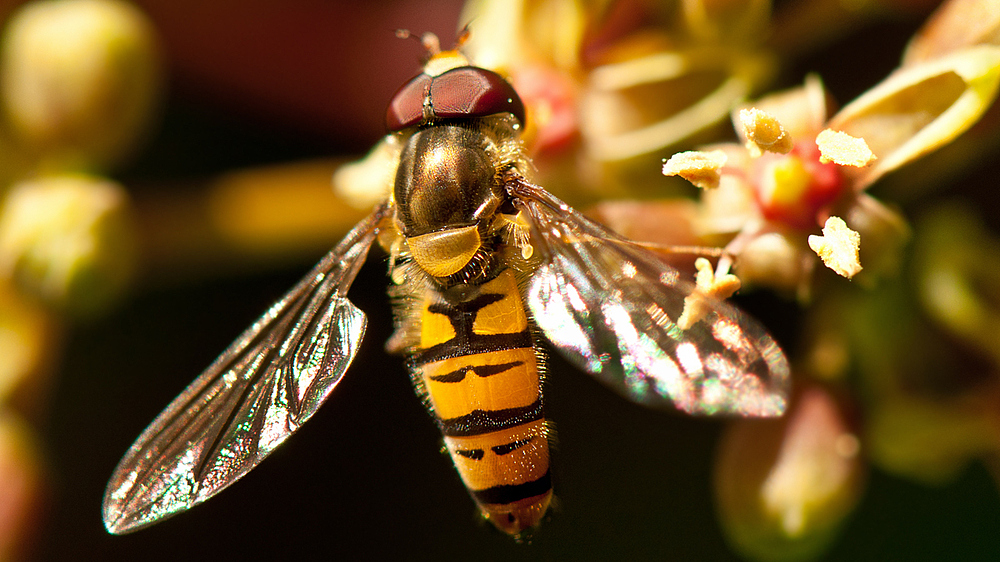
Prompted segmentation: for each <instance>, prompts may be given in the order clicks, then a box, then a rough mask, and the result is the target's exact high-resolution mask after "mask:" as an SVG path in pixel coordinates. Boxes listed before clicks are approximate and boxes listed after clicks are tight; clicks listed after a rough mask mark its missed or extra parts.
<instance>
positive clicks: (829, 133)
mask: <svg viewBox="0 0 1000 562" xmlns="http://www.w3.org/2000/svg"><path fill="white" fill-rule="evenodd" d="M816 146H818V147H819V152H820V157H819V161H820V162H821V163H823V164H826V163H827V162H833V163H835V164H840V165H841V166H854V167H856V168H864V167H866V166H870V165H871V163H872V162H874V161H875V160H876V157H875V154H874V153H873V152H872V151H871V149H870V148H868V143H866V142H865V139H861V138H856V137H852V136H851V135H848V134H847V133H842V132H840V131H834V130H833V129H826V130H824V131H822V132H821V133H820V134H819V135H817V136H816Z"/></svg>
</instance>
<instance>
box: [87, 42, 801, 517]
mask: <svg viewBox="0 0 1000 562" xmlns="http://www.w3.org/2000/svg"><path fill="white" fill-rule="evenodd" d="M431 51H432V52H431V57H430V59H429V60H428V62H427V63H426V65H425V66H424V69H423V72H422V73H421V74H419V75H418V76H416V77H415V78H413V79H412V80H411V81H410V82H408V83H407V84H405V85H404V86H403V87H402V88H401V89H400V90H399V91H398V92H397V93H396V94H395V96H394V97H393V99H392V101H391V103H390V104H389V108H388V111H387V125H388V129H389V131H390V132H389V133H388V136H387V137H386V141H385V142H387V145H388V146H391V147H395V148H394V149H393V150H394V152H393V155H392V158H391V160H392V162H391V164H392V165H393V166H394V167H395V170H396V172H395V178H394V181H393V184H392V185H391V186H386V189H387V191H388V192H389V195H388V197H387V200H386V201H385V202H384V203H382V204H381V205H378V206H377V207H376V208H375V210H374V211H373V212H372V213H371V215H369V216H368V217H367V218H366V219H364V220H363V221H361V223H359V224H358V225H357V226H356V227H354V229H353V230H352V231H351V232H350V233H349V234H347V236H346V237H345V238H344V239H343V240H342V241H341V242H340V243H339V244H337V246H336V247H335V248H333V250H332V251H330V253H329V254H327V255H326V256H325V257H324V258H323V259H322V261H320V262H319V264H318V265H316V267H315V268H313V270H312V271H311V272H309V274H308V275H306V276H305V278H304V279H302V281H300V282H299V283H298V284H297V285H296V286H295V287H293V288H292V289H291V291H289V292H288V293H287V294H286V295H285V296H284V297H283V298H281V299H280V300H279V301H278V302H277V303H275V304H274V305H273V306H272V307H271V308H270V309H269V310H268V311H267V312H266V313H265V314H264V315H263V316H262V317H261V318H260V319H259V320H258V321H257V322H256V323H254V324H253V325H252V326H250V327H249V328H248V329H247V330H246V331H245V332H243V334H242V335H240V336H239V337H238V338H237V339H236V341H235V342H233V344H232V345H230V346H229V348H228V349H226V350H225V351H224V352H223V353H222V355H221V356H219V358H218V359H216V361H215V362H214V363H212V365H210V366H209V367H208V369H206V370H205V372H204V373H202V374H201V376H199V377H198V378H197V379H195V381H194V382H193V383H192V384H191V385H190V386H189V387H188V388H187V389H186V390H185V391H184V392H183V393H181V395H180V396H178V397H177V398H176V399H175V400H174V401H173V402H172V403H171V404H170V405H169V406H167V408H166V409H165V410H164V411H163V412H162V413H161V414H160V415H159V417H157V418H156V419H155V420H154V421H153V423H152V424H151V425H150V426H149V427H148V428H147V429H146V430H145V431H144V432H143V433H142V434H141V435H140V436H139V438H138V440H137V441H136V442H135V444H133V445H132V447H131V448H130V449H129V451H128V452H127V453H126V454H125V457H124V458H123V459H122V460H121V462H120V463H119V464H118V467H117V468H116V469H115V471H114V474H113V475H112V477H111V480H110V482H109V483H108V487H107V491H106V492H105V496H104V506H103V514H104V523H105V526H106V527H107V529H108V530H109V531H110V532H112V533H127V532H131V531H134V530H137V529H140V528H143V527H145V526H148V525H150V524H152V523H155V522H157V521H159V520H161V519H164V518H166V517H169V516H171V515H174V514H176V513H178V512H180V511H184V510H186V509H188V508H190V507H192V506H194V505H196V504H198V503H201V502H203V501H205V500H207V499H208V498H210V497H212V496H213V495H215V494H216V493H218V492H219V491H221V490H222V489H223V488H225V487H227V486H229V485H230V484H232V483H233V482H235V481H236V480H238V479H239V478H241V477H242V476H243V475H244V474H246V473H247V472H249V471H250V470H251V469H252V468H254V467H255V466H257V464H258V463H259V462H260V461H261V460H263V459H264V457H266V456H267V455H268V454H269V453H270V452H271V451H272V450H274V448H275V447H276V446H278V445H279V444H281V443H282V442H283V441H284V440H285V439H286V438H287V437H288V436H289V435H291V434H292V433H293V432H295V431H296V430H297V429H298V428H299V426H301V425H302V424H303V423H304V422H305V421H306V420H308V419H309V418H310V417H311V416H312V415H313V413H315V411H316V409H317V408H319V406H320V405H321V404H322V403H323V401H324V400H325V399H326V397H327V396H328V395H329V394H330V392H332V391H333V389H334V388H335V387H336V386H337V384H338V382H340V380H341V377H342V376H343V375H344V373H345V372H347V370H348V367H349V366H350V364H351V361H352V359H353V358H354V355H355V352H356V351H357V348H358V345H359V344H360V343H361V340H362V338H363V336H364V333H365V315H364V314H363V313H362V312H361V311H360V310H358V309H357V308H356V307H355V306H354V305H353V304H352V303H351V302H350V301H349V300H348V299H347V298H346V294H347V292H348V290H349V289H350V287H351V283H352V282H353V280H354V278H355V275H356V274H357V272H358V270H359V268H360V267H361V265H362V263H363V262H364V261H365V259H366V256H367V254H368V250H369V248H370V247H371V246H372V245H373V244H374V243H375V242H376V240H377V241H378V242H379V244H380V245H381V246H382V247H383V248H384V249H385V250H386V251H387V252H388V254H389V276H390V279H391V280H392V287H391V289H390V291H389V293H390V295H391V296H392V297H393V305H394V312H395V317H396V324H397V331H396V335H395V336H393V338H392V340H391V347H393V348H395V349H396V350H399V351H402V352H404V353H405V354H406V356H407V363H408V367H409V370H410V372H411V377H412V379H413V383H414V386H415V387H416V389H417V393H418V394H419V395H420V396H421V397H422V398H423V399H424V400H425V402H426V403H427V405H428V406H429V409H430V411H431V414H432V416H433V417H434V419H435V420H436V421H437V424H438V426H439V428H440V429H441V432H442V434H443V436H444V443H445V446H446V448H447V450H448V452H449V454H450V455H451V458H452V460H453V461H454V464H455V467H456V468H457V470H458V473H459V475H460V476H461V478H462V480H463V482H464V483H465V485H466V487H467V488H468V490H469V493H470V495H471V496H472V498H473V499H474V501H475V502H476V504H477V505H478V507H479V509H480V511H481V513H482V515H483V516H484V517H485V518H486V519H488V520H489V521H490V522H491V523H493V524H494V525H495V526H496V527H497V528H499V529H500V530H502V531H504V532H506V533H508V534H510V535H514V536H518V535H519V534H520V533H522V532H523V531H525V530H528V529H530V528H533V527H534V526H536V524H537V523H538V522H539V521H540V520H541V518H542V517H543V516H544V515H545V513H546V511H547V509H548V506H549V503H550V501H551V498H552V485H551V481H550V475H549V445H548V433H547V429H546V422H545V415H544V409H543V399H542V388H541V382H540V379H541V377H540V374H539V364H540V359H541V356H542V353H543V351H542V349H541V348H540V347H539V343H540V340H541V339H542V337H544V338H545V339H547V340H548V341H549V342H550V343H551V344H552V345H553V347H555V348H556V349H557V350H558V351H559V352H561V353H562V354H563V355H564V356H565V357H566V358H567V359H568V360H569V361H570V362H571V363H573V364H575V365H576V366H577V367H579V368H580V369H582V370H583V371H586V372H588V373H590V374H592V375H594V376H596V377H597V378H598V379H600V380H601V381H603V382H604V383H606V384H607V385H609V386H611V387H612V388H614V389H615V390H617V391H618V392H620V393H621V394H623V395H624V396H625V397H627V398H629V399H631V400H633V401H635V402H639V403H642V404H645V405H649V406H654V407H676V408H678V409H680V410H682V411H684V412H687V413H691V414H717V413H721V414H736V415H743V416H777V415H780V414H781V413H782V412H783V411H784V408H785V404H786V400H787V392H788V385H789V368H788V363H787V361H786V359H785V356H784V354H783V353H782V352H781V350H780V348H779V347H778V346H777V344H776V343H775V342H774V341H773V340H772V339H771V337H770V336H768V335H767V334H766V333H765V331H764V330H763V329H762V328H761V327H760V326H759V325H758V324H757V322H756V321H754V320H753V319H751V318H748V317H746V316H744V315H743V314H742V313H741V312H739V311H738V310H737V309H735V308H733V307H732V306H730V305H727V304H724V303H722V302H719V301H717V300H714V299H711V298H708V297H705V298H704V299H702V305H703V308H702V310H703V314H700V315H699V316H698V317H697V318H696V319H695V320H694V321H691V322H683V323H682V322H678V318H679V317H680V316H681V314H682V311H683V309H684V302H685V298H686V297H688V295H690V294H691V293H692V292H693V291H694V290H695V287H694V286H693V285H692V284H691V283H688V282H685V281H683V280H681V279H680V276H679V273H678V272H677V271H676V270H675V269H673V268H672V267H670V266H669V265H667V264H665V263H664V262H663V261H662V259H661V258H660V257H659V256H658V255H656V254H655V253H653V252H652V251H650V250H648V249H645V248H643V247H641V246H639V245H637V244H635V243H632V242H629V241H628V240H626V239H624V238H622V237H620V236H618V235H616V234H614V233H612V232H610V231H609V230H607V229H605V228H603V227H602V226H600V225H598V224H597V223H595V222H593V221H591V220H590V219H588V218H586V217H584V216H583V215H581V214H580V213H578V212H577V211H575V210H573V209H572V208H570V207H569V206H567V205H566V204H565V203H563V202H562V201H560V200H559V199H557V198H555V197H554V196H552V195H551V194H549V193H548V192H546V191H545V190H544V189H543V188H541V187H539V186H537V185H534V184H532V183H531V182H530V181H529V178H530V173H531V164H530V161H529V159H528V157H527V155H526V152H525V147H524V143H523V142H522V140H521V139H520V133H521V131H522V130H523V127H524V125H525V108H524V105H523V103H522V101H521V99H520V98H519V97H518V94H517V93H516V92H515V91H514V89H513V87H512V86H511V85H510V84H509V83H508V82H507V81H506V80H505V79H504V78H503V77H501V76H500V75H498V74H496V73H494V72H492V71H490V70H486V69H484V68H479V67H476V66H472V65H471V64H470V63H469V61H468V60H467V59H466V58H465V57H464V56H462V55H461V54H459V53H458V51H457V50H454V51H443V52H442V51H440V50H439V49H438V50H431Z"/></svg>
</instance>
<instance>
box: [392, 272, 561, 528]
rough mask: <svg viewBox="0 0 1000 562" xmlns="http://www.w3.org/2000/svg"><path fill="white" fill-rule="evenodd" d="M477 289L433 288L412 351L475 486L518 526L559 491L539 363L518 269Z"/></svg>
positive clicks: (499, 515)
mask: <svg viewBox="0 0 1000 562" xmlns="http://www.w3.org/2000/svg"><path fill="white" fill-rule="evenodd" d="M479 289H480V290H479V291H478V292H477V294H476V295H475V296H471V297H468V298H467V299H465V300H449V299H446V298H445V297H444V296H443V295H441V294H439V293H437V292H436V291H429V294H428V295H427V296H426V298H425V299H424V303H423V305H422V307H421V330H420V348H419V350H418V351H416V352H415V353H414V354H413V356H412V358H411V361H412V365H413V369H414V371H415V375H416V376H418V377H419V379H420V381H422V383H423V386H424V387H425V389H426V392H427V395H428V397H429V399H430V404H431V406H432V408H433V413H434V416H435V417H436V418H437V421H438V425H439V426H440V428H441V432H442V433H443V434H444V440H445V444H446V445H447V447H448V452H449V453H450V454H451V457H452V460H453V461H454V462H455V467H456V468H457V469H458V472H459V474H460V475H461V477H462V480H463V481H464V482H465V485H466V487H467V488H468V489H469V493H471V494H472V496H473V498H475V500H476V502H477V503H478V504H479V507H480V509H481V510H482V512H483V514H484V515H485V516H486V518H487V519H489V521H490V522H491V523H493V524H494V525H496V526H497V527H498V528H499V529H501V530H503V531H505V532H507V533H510V534H512V535H516V534H519V533H520V532H522V531H524V530H525V529H528V528H530V527H532V526H534V525H535V524H537V523H538V521H539V520H540V519H541V517H542V516H543V515H544V514H545V511H546V510H547V509H548V505H549V501H550V499H551V497H552V486H551V484H550V481H549V448H548V441H547V438H546V433H545V418H544V416H543V413H542V394H541V385H540V381H539V374H538V365H537V362H536V358H535V351H534V349H533V346H532V341H531V334H530V332H529V330H528V319H527V316H526V314H525V312H524V306H523V303H522V301H521V296H520V293H519V292H518V289H517V284H516V282H515V280H514V276H513V274H512V273H511V271H510V270H505V271H503V272H501V273H500V274H499V275H498V276H497V277H495V278H494V279H492V280H490V281H489V282H487V283H484V284H483V285H482V286H481V287H480V288H479Z"/></svg>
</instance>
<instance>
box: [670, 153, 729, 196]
mask: <svg viewBox="0 0 1000 562" xmlns="http://www.w3.org/2000/svg"><path fill="white" fill-rule="evenodd" d="M726 160H727V157H726V153H725V152H723V151H721V150H713V151H711V152H700V151H695V150H692V151H689V152H678V153H677V154H674V155H673V156H671V157H670V160H667V161H666V163H664V164H663V175H665V176H680V177H682V178H684V179H686V180H687V181H689V182H691V183H692V184H694V185H695V186H696V187H700V188H702V189H713V188H716V187H719V178H720V176H721V170H722V167H723V166H725V165H726Z"/></svg>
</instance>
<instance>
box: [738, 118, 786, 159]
mask: <svg viewBox="0 0 1000 562" xmlns="http://www.w3.org/2000/svg"><path fill="white" fill-rule="evenodd" d="M740 125H742V126H743V136H744V137H746V139H747V144H746V146H747V150H748V151H749V152H750V155H751V156H753V157H754V158H757V157H759V156H760V155H761V154H763V153H764V152H775V153H777V154H788V153H789V152H791V151H792V147H793V146H794V144H793V142H792V137H791V136H790V135H789V134H788V132H786V131H785V128H784V127H782V126H781V123H780V122H779V121H778V119H777V118H776V117H775V116H773V115H771V114H770V113H768V112H766V111H763V110H760V109H757V108H755V107H754V108H750V109H741V110H740Z"/></svg>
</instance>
